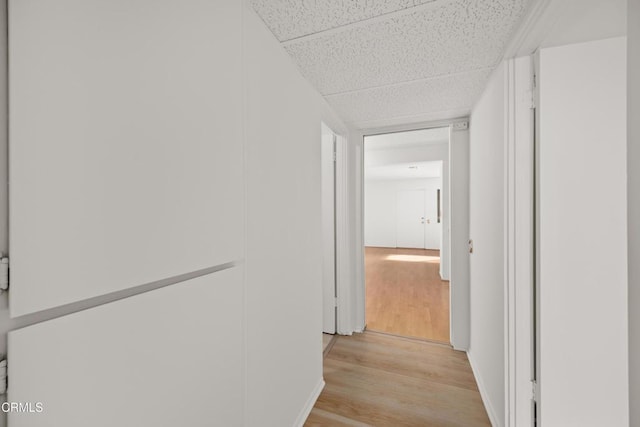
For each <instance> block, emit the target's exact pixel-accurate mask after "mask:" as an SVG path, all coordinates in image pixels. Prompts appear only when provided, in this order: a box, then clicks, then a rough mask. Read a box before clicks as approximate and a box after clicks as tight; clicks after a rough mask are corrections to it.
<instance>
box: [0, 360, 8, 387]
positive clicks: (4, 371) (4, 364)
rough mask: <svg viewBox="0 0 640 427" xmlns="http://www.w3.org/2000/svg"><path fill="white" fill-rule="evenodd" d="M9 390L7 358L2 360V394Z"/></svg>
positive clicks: (0, 373) (0, 369)
mask: <svg viewBox="0 0 640 427" xmlns="http://www.w3.org/2000/svg"><path fill="white" fill-rule="evenodd" d="M6 392H7V359H3V360H0V394H5V393H6Z"/></svg>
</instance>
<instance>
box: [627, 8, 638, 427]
mask: <svg viewBox="0 0 640 427" xmlns="http://www.w3.org/2000/svg"><path fill="white" fill-rule="evenodd" d="M628 4H629V14H628V19H629V25H628V31H629V34H628V36H627V37H628V46H627V54H628V68H627V84H628V85H629V86H628V88H627V93H628V95H627V96H628V110H627V118H628V132H629V135H628V143H627V156H628V157H627V173H628V178H627V186H628V188H627V196H628V197H629V201H628V205H629V208H628V221H629V305H628V306H629V384H630V391H629V393H630V395H629V402H639V401H640V310H638V309H637V308H638V307H640V262H638V260H640V168H639V167H638V165H640V127H639V126H638V122H637V120H635V119H634V118H636V117H640V81H639V80H638V77H637V76H639V75H640V25H639V24H638V23H639V22H640V0H629V3H628ZM629 406H630V408H629V409H630V411H631V413H630V420H629V421H630V425H631V426H633V427H636V426H640V405H637V404H631V405H629Z"/></svg>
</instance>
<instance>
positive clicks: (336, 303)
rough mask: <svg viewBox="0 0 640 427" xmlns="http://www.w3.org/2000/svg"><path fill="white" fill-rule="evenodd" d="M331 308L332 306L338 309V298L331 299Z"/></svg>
mask: <svg viewBox="0 0 640 427" xmlns="http://www.w3.org/2000/svg"><path fill="white" fill-rule="evenodd" d="M333 306H334V307H338V297H335V298H334V299H333Z"/></svg>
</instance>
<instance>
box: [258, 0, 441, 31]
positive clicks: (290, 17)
mask: <svg viewBox="0 0 640 427" xmlns="http://www.w3.org/2000/svg"><path fill="white" fill-rule="evenodd" d="M432 1H434V0H251V4H252V5H253V8H254V9H255V11H256V12H257V13H258V15H260V16H261V17H262V19H263V20H264V22H265V23H266V24H267V26H268V27H269V28H270V29H271V31H272V32H273V34H274V35H275V36H276V37H277V38H278V40H280V41H285V40H291V39H294V38H296V37H301V36H305V35H308V34H314V33H317V32H320V31H325V30H329V29H332V28H337V27H341V26H343V25H348V24H352V23H354V22H359V21H362V20H365V19H369V18H373V17H376V16H380V15H384V14H387V13H390V12H394V11H397V10H403V9H407V8H410V7H413V6H418V5H420V4H424V3H429V2H432Z"/></svg>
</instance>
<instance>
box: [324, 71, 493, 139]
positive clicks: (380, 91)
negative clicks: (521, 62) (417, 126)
mask: <svg viewBox="0 0 640 427" xmlns="http://www.w3.org/2000/svg"><path fill="white" fill-rule="evenodd" d="M491 71H492V70H491V69H484V70H480V71H472V72H469V73H464V74H458V75H453V76H445V77H439V78H435V79H429V80H426V81H419V82H409V83H404V84H400V85H394V86H385V87H381V88H375V89H368V90H362V91H358V92H351V93H346V94H339V95H332V96H328V97H326V99H327V101H328V102H329V104H330V105H331V106H332V107H333V108H334V110H335V111H336V112H337V113H338V114H339V115H340V116H341V117H342V119H343V120H344V121H345V122H347V123H351V124H352V125H354V126H355V127H360V125H359V122H368V121H375V120H385V119H388V118H390V117H402V116H407V117H409V116H417V115H421V114H433V113H435V112H443V111H449V110H455V109H467V110H470V109H471V106H472V105H473V103H474V102H475V100H476V99H477V98H478V97H479V96H480V95H481V93H482V90H483V89H484V86H485V83H486V81H487V79H488V78H489V75H490V73H491Z"/></svg>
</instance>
